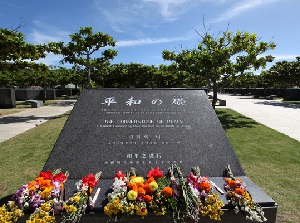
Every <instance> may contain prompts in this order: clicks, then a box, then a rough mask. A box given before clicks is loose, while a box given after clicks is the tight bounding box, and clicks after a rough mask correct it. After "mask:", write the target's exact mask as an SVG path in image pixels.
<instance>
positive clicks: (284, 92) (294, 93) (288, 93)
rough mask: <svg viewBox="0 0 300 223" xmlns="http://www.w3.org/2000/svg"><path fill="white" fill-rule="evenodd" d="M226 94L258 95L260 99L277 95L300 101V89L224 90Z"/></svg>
mask: <svg viewBox="0 0 300 223" xmlns="http://www.w3.org/2000/svg"><path fill="white" fill-rule="evenodd" d="M224 92H225V93H229V94H240V95H258V96H260V97H266V96H270V95H276V96H277V97H283V98H284V99H286V100H300V88H287V89H284V88H272V89H264V88H224Z"/></svg>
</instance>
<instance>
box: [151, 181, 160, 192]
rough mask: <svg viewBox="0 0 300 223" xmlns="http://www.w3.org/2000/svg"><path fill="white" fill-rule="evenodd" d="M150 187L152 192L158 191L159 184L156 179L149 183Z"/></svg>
mask: <svg viewBox="0 0 300 223" xmlns="http://www.w3.org/2000/svg"><path fill="white" fill-rule="evenodd" d="M149 187H150V190H151V191H152V192H154V191H156V190H157V188H158V184H157V183H156V181H152V182H151V183H150V184H149Z"/></svg>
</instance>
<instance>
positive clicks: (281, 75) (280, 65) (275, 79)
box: [261, 57, 300, 88]
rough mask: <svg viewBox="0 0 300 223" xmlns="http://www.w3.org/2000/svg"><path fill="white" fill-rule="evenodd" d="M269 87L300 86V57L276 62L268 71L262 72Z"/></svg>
mask: <svg viewBox="0 0 300 223" xmlns="http://www.w3.org/2000/svg"><path fill="white" fill-rule="evenodd" d="M261 75H262V77H263V78H264V79H265V80H266V81H268V86H269V87H277V88H289V87H295V86H298V87H299V86H300V57H296V60H295V61H279V62H276V63H275V65H273V66H272V67H271V68H270V69H269V70H268V71H266V72H264V73H262V74H261Z"/></svg>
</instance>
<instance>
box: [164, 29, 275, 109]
mask: <svg viewBox="0 0 300 223" xmlns="http://www.w3.org/2000/svg"><path fill="white" fill-rule="evenodd" d="M199 35H200V36H201V38H202V39H201V41H200V43H199V44H198V47H197V48H194V49H182V51H181V52H175V51H168V50H164V51H163V52H162V56H163V59H165V60H170V61H174V62H175V63H176V64H177V65H178V69H179V70H182V71H187V72H189V73H190V74H191V75H192V76H194V77H196V78H198V79H201V80H204V81H206V82H207V84H211V85H212V88H213V101H212V105H213V108H215V105H216V102H217V89H218V82H219V81H220V80H221V79H222V78H227V77H230V76H235V75H238V74H242V73H243V72H244V71H247V70H250V69H254V70H257V69H259V68H260V67H262V68H265V67H266V63H267V62H272V61H273V59H274V57H272V56H271V55H268V56H260V57H258V56H259V55H261V54H262V53H264V52H265V51H267V50H269V49H274V48H275V46H276V45H275V43H273V42H268V43H267V42H259V38H258V37H257V35H256V34H250V33H248V32H240V31H238V32H236V33H232V32H230V31H224V32H222V35H221V37H214V36H212V35H211V34H209V33H208V32H205V33H204V34H203V35H201V34H199Z"/></svg>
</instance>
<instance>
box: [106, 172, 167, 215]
mask: <svg viewBox="0 0 300 223" xmlns="http://www.w3.org/2000/svg"><path fill="white" fill-rule="evenodd" d="M169 185H170V183H169V181H168V180H166V178H165V177H164V176H163V172H162V171H161V170H160V169H159V168H158V167H156V168H155V169H151V170H149V172H148V174H147V179H144V178H143V177H141V176H136V174H135V172H129V173H128V174H127V175H126V174H123V173H122V171H119V172H118V173H117V174H116V175H115V178H114V182H113V186H112V187H111V189H112V192H111V193H109V194H108V204H107V205H106V206H105V207H104V213H105V214H106V215H108V216H110V219H111V220H114V221H117V220H122V219H123V218H124V217H129V216H132V215H138V216H141V217H142V218H143V217H145V216H147V214H148V212H149V211H151V212H154V213H155V214H156V215H165V214H166V213H167V212H168V211H170V207H171V206H170V203H172V202H170V200H169V199H171V197H172V188H171V187H169Z"/></svg>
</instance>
